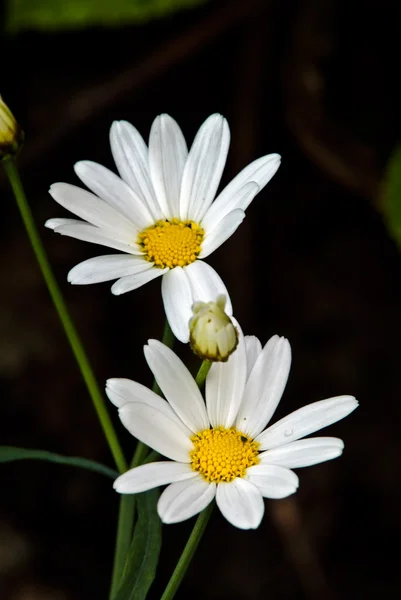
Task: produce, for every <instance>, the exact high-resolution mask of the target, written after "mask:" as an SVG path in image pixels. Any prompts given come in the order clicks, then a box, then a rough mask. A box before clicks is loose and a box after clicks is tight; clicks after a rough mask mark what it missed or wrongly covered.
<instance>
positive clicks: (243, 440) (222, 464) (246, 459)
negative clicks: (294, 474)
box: [190, 427, 259, 483]
mask: <svg viewBox="0 0 401 600" xmlns="http://www.w3.org/2000/svg"><path fill="white" fill-rule="evenodd" d="M191 441H192V443H193V445H194V449H193V450H192V452H191V453H190V456H191V467H192V469H193V470H194V471H197V472H198V473H200V474H201V475H202V476H203V477H204V478H205V479H206V481H209V482H210V483H212V482H213V483H221V482H222V481H225V482H229V481H233V479H235V478H236V477H244V475H245V473H246V470H247V468H248V467H251V466H252V465H257V464H258V463H259V458H258V448H259V443H258V442H255V441H254V440H252V438H250V437H248V436H247V435H245V434H243V433H241V431H237V429H235V428H234V427H232V428H230V429H225V428H224V427H216V428H214V429H205V430H204V431H200V432H199V433H197V434H196V435H193V436H192V437H191Z"/></svg>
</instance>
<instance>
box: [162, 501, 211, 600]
mask: <svg viewBox="0 0 401 600" xmlns="http://www.w3.org/2000/svg"><path fill="white" fill-rule="evenodd" d="M213 506H214V502H211V503H210V504H209V506H207V507H206V508H205V510H203V511H202V512H201V513H200V515H199V516H198V518H197V519H196V522H195V525H194V528H193V529H192V531H191V535H190V536H189V538H188V541H187V543H186V545H185V548H184V550H183V551H182V554H181V556H180V558H179V560H178V563H177V565H176V567H175V569H174V572H173V574H172V576H171V578H170V581H169V582H168V584H167V587H166V589H165V590H164V592H163V595H162V597H161V600H171V598H174V596H175V594H176V592H177V590H178V588H179V586H180V583H181V581H182V580H183V578H184V575H185V573H186V572H187V569H188V567H189V564H190V562H191V560H192V558H193V556H194V554H195V551H196V549H197V547H198V544H199V542H200V540H201V537H202V535H203V532H204V531H205V529H206V525H207V523H208V521H209V518H210V515H211V514H212V510H213Z"/></svg>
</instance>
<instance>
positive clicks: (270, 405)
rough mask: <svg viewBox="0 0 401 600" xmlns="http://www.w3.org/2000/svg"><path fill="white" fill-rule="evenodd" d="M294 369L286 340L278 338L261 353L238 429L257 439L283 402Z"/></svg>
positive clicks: (250, 381) (246, 395) (238, 421)
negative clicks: (281, 400)
mask: <svg viewBox="0 0 401 600" xmlns="http://www.w3.org/2000/svg"><path fill="white" fill-rule="evenodd" d="M290 366H291V348H290V344H289V343H288V340H287V339H286V338H280V337H279V336H278V335H274V336H273V337H272V338H270V340H269V341H268V342H267V344H266V346H265V347H264V348H263V350H262V352H261V353H260V355H259V357H258V359H257V360H256V363H255V365H254V367H253V369H252V372H251V374H250V376H249V379H248V381H247V383H246V387H245V392H244V402H243V403H242V405H241V408H240V410H239V413H238V418H237V423H236V426H237V428H238V429H239V430H240V431H243V432H244V433H245V434H247V435H249V436H251V437H255V436H256V435H258V433H260V432H261V431H262V429H263V428H264V427H265V426H266V423H268V421H269V420H270V419H271V417H272V415H273V413H274V411H275V410H276V408H277V405H278V403H279V402H280V399H281V396H282V394H283V391H284V388H285V385H286V383H287V379H288V374H289V372H290Z"/></svg>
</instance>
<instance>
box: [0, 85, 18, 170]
mask: <svg viewBox="0 0 401 600" xmlns="http://www.w3.org/2000/svg"><path fill="white" fill-rule="evenodd" d="M23 141H24V132H23V131H22V129H21V128H20V126H19V125H18V123H17V121H16V120H15V118H14V115H13V114H12V112H11V110H10V109H9V108H8V106H7V104H6V103H5V102H4V101H3V99H2V97H1V96H0V160H4V159H7V158H10V157H12V156H16V154H18V151H19V150H20V148H21V146H22V143H23Z"/></svg>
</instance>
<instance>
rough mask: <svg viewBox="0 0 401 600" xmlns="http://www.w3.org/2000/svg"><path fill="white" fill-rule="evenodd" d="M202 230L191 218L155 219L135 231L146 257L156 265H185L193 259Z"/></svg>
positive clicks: (195, 257) (170, 266)
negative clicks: (155, 220) (138, 231)
mask: <svg viewBox="0 0 401 600" xmlns="http://www.w3.org/2000/svg"><path fill="white" fill-rule="evenodd" d="M203 235H204V231H203V229H202V228H201V227H200V226H199V225H198V223H195V222H194V221H180V220H179V219H172V220H171V221H157V222H156V223H155V224H154V225H151V226H150V227H147V228H146V229H144V230H143V231H141V233H140V234H139V238H138V244H139V246H140V247H141V249H142V252H143V253H144V255H145V258H146V260H149V261H151V262H154V263H155V265H156V267H160V268H161V269H164V268H165V267H169V268H170V269H172V268H173V267H185V265H190V264H191V263H193V262H194V261H195V260H196V259H197V257H198V254H199V252H200V251H201V244H202V241H203Z"/></svg>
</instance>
